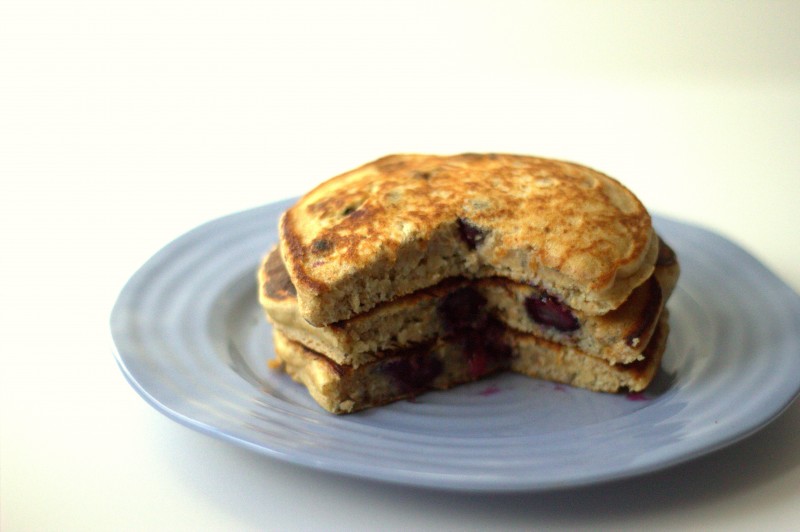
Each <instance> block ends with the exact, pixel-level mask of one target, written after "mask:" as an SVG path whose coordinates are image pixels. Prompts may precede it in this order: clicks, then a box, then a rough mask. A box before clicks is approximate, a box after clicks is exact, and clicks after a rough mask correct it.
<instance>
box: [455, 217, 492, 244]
mask: <svg viewBox="0 0 800 532" xmlns="http://www.w3.org/2000/svg"><path fill="white" fill-rule="evenodd" d="M456 223H458V234H459V235H460V236H461V240H463V241H464V243H465V244H466V245H467V247H468V248H469V249H475V248H477V247H478V246H479V245H481V244H482V243H483V240H484V239H485V238H486V232H485V231H484V230H483V229H481V228H480V227H478V226H477V225H475V224H473V223H471V222H468V221H467V220H465V219H463V218H458V219H457V220H456Z"/></svg>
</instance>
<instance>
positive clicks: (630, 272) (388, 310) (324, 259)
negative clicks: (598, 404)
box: [258, 154, 679, 413]
mask: <svg viewBox="0 0 800 532" xmlns="http://www.w3.org/2000/svg"><path fill="white" fill-rule="evenodd" d="M678 274H679V266H678V263H677V260H676V257H675V254H674V253H673V252H672V250H671V249H670V248H669V247H668V246H667V245H666V244H665V243H664V242H663V241H662V240H661V239H660V238H659V237H658V235H656V234H655V232H654V230H653V227H652V223H651V219H650V216H649V214H648V213H647V211H646V209H645V208H644V207H643V206H642V204H641V203H640V202H639V200H638V199H637V198H636V197H635V196H634V195H633V194H632V193H631V192H630V191H628V190H627V189H626V188H625V187H623V186H622V185H621V184H620V183H618V182H617V181H615V180H613V179H612V178H610V177H608V176H606V175H604V174H601V173H599V172H596V171H594V170H591V169H589V168H586V167H583V166H580V165H576V164H572V163H566V162H562V161H554V160H549V159H541V158H535V157H526V156H516V155H496V154H462V155H457V156H449V157H440V156H429V155H393V156H388V157H384V158H382V159H379V160H377V161H374V162H372V163H369V164H366V165H364V166H362V167H360V168H357V169H355V170H352V171H350V172H347V173H345V174H342V175H340V176H337V177H335V178H333V179H331V180H329V181H327V182H325V183H323V184H321V185H320V186H318V187H317V188H315V189H314V190H312V191H311V192H309V193H308V194H306V195H305V196H304V197H303V198H301V199H300V200H299V201H298V202H297V203H296V204H295V205H294V206H292V207H291V208H289V209H288V210H287V211H286V212H285V213H284V214H283V215H282V217H281V222H280V243H279V245H278V246H277V247H276V248H275V249H273V250H272V251H271V252H269V253H268V254H267V256H266V257H265V259H264V261H263V263H262V265H261V268H260V270H259V274H258V277H259V297H260V301H261V304H262V305H263V307H264V309H265V311H266V314H267V317H268V319H269V320H270V322H271V323H272V324H273V329H274V339H275V351H276V355H277V360H276V361H275V362H273V364H272V365H273V366H274V367H280V368H283V369H284V370H285V371H286V372H287V373H288V374H289V375H290V376H291V377H292V378H293V379H295V380H296V381H298V382H301V383H303V384H304V385H305V386H306V388H307V389H308V391H309V392H310V393H311V395H312V396H313V397H314V399H315V400H316V401H317V402H318V403H319V404H320V405H321V406H322V407H323V408H325V409H326V410H328V411H330V412H334V413H347V412H353V411H357V410H362V409H364V408H368V407H372V406H376V405H381V404H385V403H389V402H392V401H396V400H398V399H402V398H407V397H413V396H415V395H418V394H419V393H421V392H423V391H426V390H429V389H446V388H450V387H452V386H455V385H458V384H462V383H465V382H472V381H475V380H478V379H480V378H482V377H484V376H485V375H489V374H491V373H494V372H496V371H501V370H511V371H516V372H519V373H522V374H525V375H529V376H531V377H537V378H543V379H548V380H552V381H556V382H560V383H565V384H570V385H574V386H578V387H582V388H587V389H590V390H595V391H604V392H617V391H621V390H627V391H641V390H643V389H644V388H645V387H646V386H647V385H648V384H649V383H650V381H651V379H652V378H653V375H654V374H655V372H656V370H657V368H658V365H659V362H660V359H661V355H662V354H663V352H664V349H665V345H666V338H667V334H668V324H667V311H666V309H665V303H666V301H667V299H668V297H669V295H670V293H671V292H672V290H673V288H674V286H675V284H676V282H677V278H678Z"/></svg>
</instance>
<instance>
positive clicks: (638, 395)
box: [625, 392, 650, 401]
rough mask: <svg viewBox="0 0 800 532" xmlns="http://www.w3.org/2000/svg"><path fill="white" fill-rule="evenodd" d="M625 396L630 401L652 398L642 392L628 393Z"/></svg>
mask: <svg viewBox="0 0 800 532" xmlns="http://www.w3.org/2000/svg"><path fill="white" fill-rule="evenodd" d="M625 398H626V399H627V400H628V401H649V400H650V398H649V397H647V396H646V395H645V394H643V393H642V392H635V393H633V392H632V393H629V394H628V395H626V396H625Z"/></svg>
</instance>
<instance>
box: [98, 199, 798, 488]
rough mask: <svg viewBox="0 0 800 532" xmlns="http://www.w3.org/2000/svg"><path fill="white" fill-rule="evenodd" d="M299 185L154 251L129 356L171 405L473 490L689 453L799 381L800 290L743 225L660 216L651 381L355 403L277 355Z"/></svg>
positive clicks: (302, 451)
mask: <svg viewBox="0 0 800 532" xmlns="http://www.w3.org/2000/svg"><path fill="white" fill-rule="evenodd" d="M288 205H289V202H282V203H275V204H271V205H266V206H264V207H260V208H257V209H253V210H249V211H246V212H242V213H238V214H234V215H231V216H228V217H225V218H222V219H219V220H215V221H212V222H209V223H207V224H205V225H202V226H200V227H198V228H196V229H194V230H193V231H191V232H189V233H187V234H186V235H184V236H182V237H180V238H178V239H177V240H175V241H174V242H172V243H171V244H169V245H168V246H166V247H165V248H164V249H163V250H161V251H160V252H158V253H157V254H156V255H155V256H154V257H153V258H151V259H150V260H149V261H148V262H147V263H146V264H145V265H144V266H143V267H142V268H141V269H140V270H139V271H138V272H136V274H134V276H133V277H132V278H131V279H130V281H129V282H128V283H127V285H126V286H125V287H124V289H123V290H122V292H121V294H120V296H119V299H118V301H117V303H116V305H115V306H114V309H113V311H112V314H111V332H112V336H113V340H114V344H115V347H116V358H117V362H118V363H119V366H120V367H121V369H122V371H123V372H124V374H125V376H126V377H127V379H128V380H129V381H130V383H131V385H132V386H133V387H134V389H135V390H136V391H137V392H139V394H141V396H142V397H143V398H145V399H146V400H147V401H148V402H149V403H150V404H152V405H153V406H154V407H155V408H156V409H157V410H159V411H160V412H162V413H164V414H165V415H167V416H168V417H170V418H172V419H174V420H176V421H178V422H180V423H182V424H184V425H186V426H188V427H191V428H193V429H196V430H199V431H201V432H204V433H207V434H210V435H212V436H215V437H218V438H221V439H223V440H226V441H229V442H231V443H234V444H237V445H241V446H243V447H246V448H249V449H252V450H255V451H258V452H260V453H263V454H265V455H268V456H271V457H274V458H279V459H282V460H286V461H289V462H293V463H297V464H302V465H305V466H310V467H314V468H319V469H321V470H325V471H331V472H337V473H343V474H347V475H353V476H358V477H364V478H370V479H376V480H382V481H388V482H394V483H401V484H406V485H415V486H429V487H437V488H446V489H457V490H471V491H514V490H546V489H553V488H564V487H571V486H579V485H587V484H592V483H597V482H602V481H608V480H613V479H620V478H624V477H630V476H633V475H638V474H642V473H645V472H650V471H655V470H658V469H661V468H664V467H667V466H670V465H672V464H676V463H679V462H683V461H686V460H689V459H691V458H694V457H697V456H699V455H702V454H705V453H708V452H710V451H713V450H715V449H718V448H720V447H723V446H725V445H728V444H731V443H733V442H735V441H737V440H739V439H741V438H743V437H745V436H747V435H749V434H751V433H753V432H754V431H756V430H758V429H760V428H762V427H763V426H764V425H765V424H767V423H768V422H769V421H771V420H772V419H774V418H775V417H776V416H778V414H780V413H781V412H782V411H783V410H784V409H785V408H786V407H787V406H789V404H790V403H791V402H792V400H793V399H794V398H795V397H796V396H797V395H798V392H799V391H800V336H799V335H798V332H797V331H800V298H799V297H798V296H797V294H795V293H794V292H793V291H792V289H791V288H789V287H788V286H787V285H786V284H784V283H783V282H781V281H780V280H779V279H778V278H777V277H775V276H774V275H773V274H772V273H770V272H769V271H768V270H767V269H766V268H764V266H762V265H761V264H760V263H759V262H758V261H756V260H755V259H754V258H753V257H752V256H750V255H749V254H747V253H746V252H745V251H743V250H742V249H740V248H739V247H737V246H735V245H734V244H732V243H731V242H729V241H727V240H725V239H723V238H721V237H720V236H718V235H715V234H713V233H710V232H708V231H706V230H703V229H700V228H697V227H693V226H690V225H686V224H683V223H679V222H676V221H670V220H666V219H663V218H656V220H655V224H656V228H657V230H658V231H659V233H660V234H661V235H662V236H663V238H664V239H665V240H666V241H667V242H668V243H669V244H670V245H671V246H672V247H673V248H674V249H675V250H676V252H677V254H678V257H679V259H680V261H681V267H682V274H681V279H680V281H679V284H678V288H677V289H676V291H675V293H674V295H673V296H672V299H670V302H669V309H670V312H671V314H670V324H671V328H672V332H671V334H670V337H669V344H668V347H667V351H666V353H665V355H664V360H663V363H662V368H661V371H660V372H659V373H658V375H657V376H656V379H655V381H654V382H653V384H652V385H651V387H650V388H649V390H648V392H647V393H645V394H640V395H631V396H626V395H608V394H598V393H592V392H588V391H585V390H578V389H573V388H570V387H566V386H561V385H555V384H552V383H548V382H543V381H537V380H532V379H528V378H525V377H521V376H518V375H512V374H505V375H499V376H496V377H494V378H491V379H489V380H485V381H481V382H478V383H474V384H471V385H466V386H462V387H459V388H456V389H454V390H449V391H446V392H431V393H428V394H425V395H422V396H420V397H418V398H417V399H416V400H415V401H403V402H399V403H395V404H392V405H389V406H386V407H382V408H377V409H372V410H368V411H366V412H362V413H359V414H353V415H348V416H333V415H331V414H328V413H326V412H324V411H323V410H322V409H320V408H319V407H318V406H317V405H316V403H314V401H313V400H312V399H311V398H310V396H309V395H308V393H307V392H306V390H305V388H303V387H302V386H300V385H298V384H296V383H294V382H293V381H291V379H289V378H288V377H287V376H286V375H285V374H283V373H280V372H274V371H272V370H270V369H268V368H267V365H266V361H267V360H269V359H270V358H272V357H273V356H274V354H273V349H272V340H271V329H270V326H269V325H268V324H267V322H266V320H265V319H264V317H263V314H262V311H261V309H260V307H259V305H258V301H257V291H256V281H255V272H256V269H257V267H258V264H259V260H260V258H261V257H262V255H263V254H264V253H265V252H266V251H267V250H268V249H269V248H270V247H271V246H272V245H273V244H274V243H275V242H276V241H277V220H278V216H279V214H280V213H281V212H282V211H283V210H284V209H285V208H286V207H287V206H288Z"/></svg>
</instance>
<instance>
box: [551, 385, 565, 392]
mask: <svg viewBox="0 0 800 532" xmlns="http://www.w3.org/2000/svg"><path fill="white" fill-rule="evenodd" d="M553 389H554V390H555V391H557V392H566V391H567V387H566V386H564V385H563V384H555V385H553Z"/></svg>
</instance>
